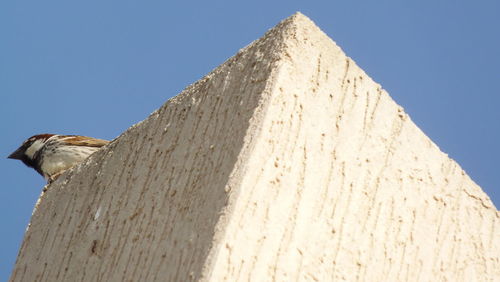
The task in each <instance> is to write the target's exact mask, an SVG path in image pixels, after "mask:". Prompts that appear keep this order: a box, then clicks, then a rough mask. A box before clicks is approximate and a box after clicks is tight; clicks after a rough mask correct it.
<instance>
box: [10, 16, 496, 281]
mask: <svg viewBox="0 0 500 282" xmlns="http://www.w3.org/2000/svg"><path fill="white" fill-rule="evenodd" d="M499 222H500V213H499V212H498V211H497V210H496V208H495V207H494V205H493V204H492V203H491V201H490V200H489V198H488V196H487V195H486V194H484V193H483V191H482V190H481V188H480V187H478V186H477V185H476V184H475V183H474V182H473V181H472V180H471V179H470V178H469V177H468V176H467V175H466V174H465V172H464V171H463V170H462V169H461V168H460V167H459V166H458V165H457V164H456V163H455V162H454V161H453V160H451V159H450V158H448V156H447V155H445V154H444V153H442V152H441V151H440V150H439V148H438V147H437V146H436V145H435V144H434V143H433V142H432V141H431V140H429V138H427V137H426V136H425V135H424V134H423V133H422V132H421V131H420V130H419V129H418V128H417V127H416V126H415V124H414V123H413V122H412V121H411V120H410V118H409V117H408V115H407V114H406V113H405V112H404V111H403V109H402V108H401V107H399V106H398V105H397V104H395V103H394V102H393V101H392V99H391V98H390V97H389V95H388V94H387V93H386V92H385V91H384V90H383V89H382V88H381V87H380V85H378V84H376V83H375V82H373V81H372V80H371V79H370V78H369V77H368V76H367V75H366V74H365V73H364V72H363V71H362V70H361V69H360V68H359V67H358V66H356V64H355V63H354V62H353V61H352V60H351V59H350V58H348V57H346V56H345V54H344V53H343V52H342V51H341V49H340V48H339V47H337V46H336V45H335V43H334V42H333V41H331V40H330V39H329V38H328V37H327V36H326V35H325V34H324V33H322V32H321V31H320V30H319V29H318V28H317V27H316V26H315V25H314V24H313V23H312V22H311V21H310V20H309V19H307V18H306V17H305V16H303V15H301V14H296V15H294V16H292V17H290V18H289V19H287V20H285V21H283V22H282V23H280V24H279V25H278V26H277V27H275V28H274V29H272V30H271V31H269V32H268V33H267V34H266V35H265V36H264V37H263V38H262V39H259V40H257V41H255V42H254V43H252V44H251V45H250V46H248V47H246V48H244V49H242V50H241V51H240V52H239V53H238V54H237V55H236V56H234V57H233V58H231V59H230V60H228V61H227V62H225V63H224V64H223V65H221V66H220V67H219V68H217V69H216V70H214V71H213V72H212V73H210V74H209V75H207V76H206V77H205V78H203V79H202V80H200V81H199V82H197V83H195V84H193V85H192V86H190V87H188V88H187V89H186V90H185V91H184V92H183V93H181V94H180V95H179V96H177V97H175V98H173V99H171V100H169V101H168V102H167V103H166V104H165V105H163V106H162V107H161V108H160V109H159V110H158V111H156V112H154V113H153V114H152V115H151V116H150V117H149V118H148V119H146V120H145V121H143V122H141V123H139V124H137V125H135V126H133V127H132V128H131V129H129V130H127V131H126V132H125V133H124V134H123V135H121V136H120V137H119V138H117V139H116V140H115V141H114V142H113V143H112V144H111V145H109V146H107V147H106V148H104V149H103V150H101V151H99V152H98V153H96V154H94V155H93V156H92V157H91V158H90V159H89V160H88V161H86V162H85V163H84V164H83V165H81V166H78V167H77V168H75V169H73V170H71V171H70V172H68V173H66V174H64V175H63V176H62V177H61V178H60V179H59V180H58V181H56V182H55V183H53V184H52V185H51V186H50V187H49V189H48V191H47V192H46V193H44V194H43V195H42V196H41V199H40V201H39V204H38V205H37V207H36V209H35V212H34V214H33V217H32V220H31V226H30V227H29V229H28V230H27V232H26V235H25V238H24V242H23V245H22V247H21V250H20V253H19V256H18V259H17V262H16V266H15V269H14V271H13V274H12V277H11V280H12V281H35V280H36V281H167V280H169V281H188V280H210V281H237V280H239V281H248V280H252V281H273V280H276V281H293V280H309V281H328V280H333V279H335V280H349V281H356V280H359V281H401V280H403V281H443V280H446V281H493V280H497V281H498V280H499V279H500V258H499V256H500V255H499V254H500V235H499V234H500V232H499V229H500V224H499Z"/></svg>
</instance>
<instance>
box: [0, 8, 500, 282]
mask: <svg viewBox="0 0 500 282" xmlns="http://www.w3.org/2000/svg"><path fill="white" fill-rule="evenodd" d="M168 2H170V1H161V2H160V1H94V0H91V1H78V2H76V1H2V3H1V4H0V51H1V52H0V95H1V98H2V99H1V101H2V102H1V103H0V118H1V120H2V122H1V130H2V132H3V134H2V138H1V139H0V156H2V157H1V158H0V168H1V170H2V171H3V173H2V174H3V177H4V178H3V185H2V187H1V189H0V217H1V222H2V225H3V226H2V232H1V233H0V242H1V243H0V254H1V257H0V280H2V281H3V280H5V279H6V278H7V277H8V276H9V273H10V271H11V269H12V265H13V263H14V261H15V258H16V255H17V252H18V249H19V246H20V243H21V240H22V238H23V233H24V230H25V228H26V226H27V224H28V222H29V219H30V216H31V212H32V209H33V206H34V204H35V202H36V200H37V198H38V196H39V194H40V190H41V188H42V187H43V185H44V180H43V179H42V177H41V176H39V175H38V174H37V173H36V172H35V171H33V170H30V169H28V168H26V167H24V165H22V163H21V162H17V161H13V160H7V159H6V158H5V157H6V156H7V155H8V154H9V153H10V152H11V151H12V150H14V149H15V148H16V147H17V146H18V145H19V144H20V142H21V141H23V140H24V139H25V138H27V137H29V136H31V135H33V134H36V133H45V132H48V133H63V134H81V135H88V136H94V137H100V138H106V139H113V138H115V137H116V136H118V135H119V134H120V133H121V132H123V131H124V130H125V129H127V128H128V127H129V126H131V125H132V124H134V123H136V122H138V121H141V120H143V119H144V118H146V117H147V116H148V115H149V114H150V113H151V112H152V111H154V110H155V109H157V108H158V107H160V106H161V105H162V104H163V103H164V102H165V101H166V100H167V99H169V98H170V97H172V96H174V95H176V94H178V93H179V92H180V91H181V90H182V89H183V88H185V87H186V86H187V85H189V84H191V83H193V82H195V81H196V80H198V79H200V78H201V77H203V76H204V75H205V74H206V73H208V72H209V71H210V70H212V69H213V68H215V67H216V66H218V65H219V64H221V63H223V62H224V61H225V60H226V59H227V58H229V57H230V56H232V55H233V54H235V53H236V52H237V51H238V50H239V49H240V48H242V47H244V46H246V45H247V44H249V43H250V42H251V41H253V40H255V39H257V38H259V37H261V36H262V35H263V34H264V33H265V32H266V31H267V30H268V29H269V28H271V27H273V26H274V25H276V24H277V23H278V22H279V21H280V20H282V19H284V18H286V17H288V16H290V15H292V14H293V13H294V12H296V11H301V12H302V13H304V14H305V15H306V16H308V17H310V18H311V19H312V20H313V21H315V22H316V24H317V25H318V26H320V27H321V28H322V29H323V31H325V32H326V33H327V34H328V35H329V36H330V37H332V38H333V40H335V41H336V42H337V43H338V44H339V45H340V46H341V48H342V49H343V50H344V51H345V52H346V53H347V55H348V56H350V57H351V58H353V59H354V60H355V61H356V62H357V64H358V65H359V66H361V67H362V68H363V69H364V70H365V71H366V72H367V73H368V74H369V75H370V76H371V77H372V78H373V79H374V80H375V81H377V82H379V83H380V84H382V86H383V87H384V88H385V89H387V91H388V92H389V93H390V95H391V96H392V97H393V99H394V100H395V101H396V102H397V103H399V104H400V105H402V106H403V107H404V108H405V110H406V111H407V112H408V113H409V114H410V116H411V118H412V120H413V121H414V122H415V123H416V124H417V125H418V126H419V127H420V128H421V129H422V130H423V131H424V132H425V133H426V134H427V135H428V136H429V137H430V138H431V139H432V140H433V141H434V142H435V143H436V144H438V146H439V147H440V148H441V150H443V151H444V152H446V153H448V154H449V155H450V156H451V157H452V158H453V159H455V160H456V161H457V162H458V163H459V164H460V165H461V166H462V168H463V169H464V170H465V171H466V172H467V173H468V174H469V175H470V176H471V178H472V179H473V180H474V181H475V182H476V183H478V184H479V185H480V186H482V187H483V189H484V190H485V191H486V193H487V194H488V195H489V196H490V197H491V198H492V200H493V201H494V202H495V205H496V206H497V207H500V192H499V191H498V188H499V187H500V179H499V172H498V167H499V165H498V161H499V160H500V148H499V145H500V125H499V122H500V111H499V110H498V107H499V105H500V95H499V94H500V93H499V90H498V89H499V88H498V85H497V84H498V83H499V81H500V70H499V66H500V17H499V14H500V5H499V4H498V3H500V2H499V1H411V4H403V2H404V3H409V2H410V1H309V3H306V1H260V0H254V1H244V2H243V1H240V3H238V1H217V0H213V1H199V2H189V1H184V2H183V4H168ZM179 2H180V1H179ZM321 2H323V3H321Z"/></svg>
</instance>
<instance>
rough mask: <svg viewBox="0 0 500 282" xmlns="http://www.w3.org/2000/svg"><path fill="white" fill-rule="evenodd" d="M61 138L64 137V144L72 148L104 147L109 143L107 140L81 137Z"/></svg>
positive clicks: (67, 136) (69, 136) (66, 136)
mask: <svg viewBox="0 0 500 282" xmlns="http://www.w3.org/2000/svg"><path fill="white" fill-rule="evenodd" d="M61 137H63V139H62V140H61V141H62V142H64V143H66V144H68V145H72V146H87V147H102V146H104V145H107V144H108V143H109V141H107V140H102V139H96V138H92V137H86V136H79V135H64V136H61Z"/></svg>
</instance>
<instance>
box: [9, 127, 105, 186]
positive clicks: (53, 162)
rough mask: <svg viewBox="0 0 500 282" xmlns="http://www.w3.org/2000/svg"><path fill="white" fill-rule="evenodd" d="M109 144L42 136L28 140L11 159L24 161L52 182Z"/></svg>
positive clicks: (60, 136)
mask: <svg viewBox="0 0 500 282" xmlns="http://www.w3.org/2000/svg"><path fill="white" fill-rule="evenodd" d="M108 143H109V141H107V140H102V139H96V138H92V137H86V136H79V135H58V134H38V135H34V136H31V137H30V138H28V139H27V140H26V141H24V142H23V144H22V145H21V146H20V147H19V148H18V149H17V150H15V151H14V152H13V153H12V154H10V155H9V156H8V158H9V159H15V160H20V161H22V162H23V163H24V164H25V165H27V166H28V167H31V168H33V169H34V170H36V171H37V172H38V173H40V174H41V175H42V176H43V177H44V178H45V179H46V180H47V182H48V183H51V182H53V181H54V180H56V179H57V177H59V176H60V175H61V174H62V173H63V172H64V171H66V170H67V169H69V168H71V167H73V166H75V165H77V164H79V163H81V162H82V161H83V160H85V159H86V158H87V157H88V156H90V155H91V154H92V153H94V152H95V151H97V150H99V149H100V148H101V147H102V146H104V145H106V144H108Z"/></svg>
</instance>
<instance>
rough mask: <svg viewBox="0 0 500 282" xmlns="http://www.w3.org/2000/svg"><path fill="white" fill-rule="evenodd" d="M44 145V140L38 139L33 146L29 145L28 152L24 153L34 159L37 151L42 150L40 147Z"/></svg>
mask: <svg viewBox="0 0 500 282" xmlns="http://www.w3.org/2000/svg"><path fill="white" fill-rule="evenodd" d="M43 145H44V142H42V141H40V140H36V141H35V142H33V144H31V146H29V147H28V149H27V150H26V152H25V153H24V154H25V155H26V156H27V157H28V158H30V159H33V156H34V155H35V154H36V152H38V150H40V148H42V147H43Z"/></svg>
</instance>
